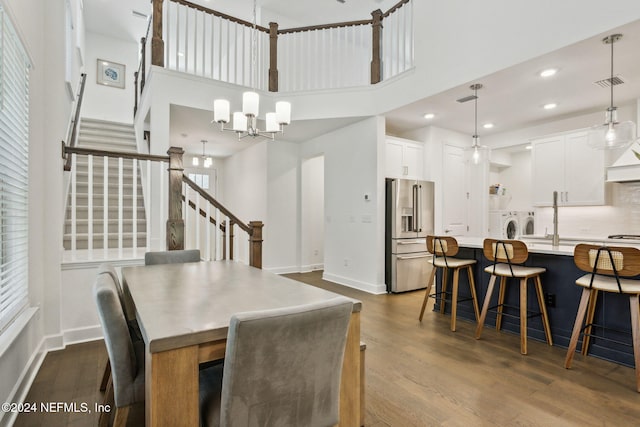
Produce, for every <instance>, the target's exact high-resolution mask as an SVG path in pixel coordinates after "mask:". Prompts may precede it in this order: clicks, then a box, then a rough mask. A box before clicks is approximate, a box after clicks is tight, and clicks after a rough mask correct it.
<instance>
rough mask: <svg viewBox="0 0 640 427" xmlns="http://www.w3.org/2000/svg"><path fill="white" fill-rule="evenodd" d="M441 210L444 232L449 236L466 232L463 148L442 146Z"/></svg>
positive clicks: (466, 198)
mask: <svg viewBox="0 0 640 427" xmlns="http://www.w3.org/2000/svg"><path fill="white" fill-rule="evenodd" d="M442 175H443V179H442V181H443V186H444V191H443V195H442V197H443V201H444V206H443V212H442V224H443V225H444V233H445V234H447V235H449V236H464V235H466V234H467V229H468V227H467V226H468V223H469V222H468V219H467V211H468V209H467V206H468V200H469V198H468V194H467V189H466V185H465V183H466V167H465V161H464V150H463V149H462V148H460V147H453V146H450V145H445V146H444V169H443V174H442Z"/></svg>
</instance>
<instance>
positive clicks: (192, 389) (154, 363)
mask: <svg viewBox="0 0 640 427" xmlns="http://www.w3.org/2000/svg"><path fill="white" fill-rule="evenodd" d="M145 369H146V371H145V382H146V384H145V400H146V401H145V424H146V425H147V427H150V426H154V427H158V426H176V427H178V426H185V427H192V426H197V425H198V424H199V422H200V416H199V409H198V395H199V392H198V346H190V347H182V348H178V349H175V350H169V351H163V352H159V353H150V352H149V351H148V348H147V352H146V366H145Z"/></svg>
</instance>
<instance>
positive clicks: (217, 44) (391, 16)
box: [151, 0, 414, 92]
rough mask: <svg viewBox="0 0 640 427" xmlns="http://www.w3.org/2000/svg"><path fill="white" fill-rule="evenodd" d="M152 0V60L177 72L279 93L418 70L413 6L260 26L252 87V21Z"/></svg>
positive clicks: (180, 1)
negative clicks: (343, 18) (344, 18)
mask: <svg viewBox="0 0 640 427" xmlns="http://www.w3.org/2000/svg"><path fill="white" fill-rule="evenodd" d="M152 2H153V25H152V57H151V62H152V64H153V65H156V66H160V67H166V68H169V69H172V70H176V71H181V72H186V73H190V74H194V75H199V76H203V77H208V78H212V79H215V80H220V81H225V82H229V83H234V84H238V85H243V86H253V87H255V88H256V89H259V90H266V89H267V88H268V90H269V91H272V92H277V91H279V90H284V91H291V90H309V89H330V88H341V87H349V86H356V85H367V84H375V83H378V82H380V81H382V80H384V79H388V78H390V77H392V76H394V75H397V74H400V73H402V72H404V71H406V70H408V69H410V68H411V67H413V50H414V42H413V37H414V36H413V34H414V26H413V5H412V2H411V1H410V0H400V1H399V2H398V3H397V4H396V5H395V6H393V7H392V8H390V9H389V10H388V11H387V12H384V13H383V12H382V11H381V10H379V9H378V10H375V11H373V12H372V13H371V19H364V20H360V21H350V22H339V23H333V24H326V25H315V26H310V27H300V28H290V29H279V28H278V24H277V23H271V24H270V26H269V28H266V27H262V26H259V25H257V26H255V29H256V30H257V34H256V44H257V52H256V61H255V62H256V64H255V68H257V70H258V71H257V76H256V78H255V81H253V82H252V81H251V74H252V73H251V69H252V67H253V66H254V65H253V64H254V61H253V58H252V55H251V44H252V31H253V27H254V26H253V24H252V23H250V22H247V21H244V20H241V19H238V18H235V17H232V16H229V15H226V14H223V13H221V12H218V11H215V10H212V9H208V8H206V7H204V6H200V5H197V4H194V3H191V2H189V1H186V0H166V1H165V0H152ZM383 24H384V25H383ZM383 27H384V28H383ZM279 83H280V84H279Z"/></svg>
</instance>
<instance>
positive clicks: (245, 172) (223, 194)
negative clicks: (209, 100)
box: [219, 141, 269, 264]
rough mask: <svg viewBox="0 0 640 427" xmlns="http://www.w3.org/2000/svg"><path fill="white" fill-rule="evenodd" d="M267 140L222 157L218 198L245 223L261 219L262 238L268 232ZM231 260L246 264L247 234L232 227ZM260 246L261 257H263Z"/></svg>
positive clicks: (247, 255) (247, 251)
mask: <svg viewBox="0 0 640 427" xmlns="http://www.w3.org/2000/svg"><path fill="white" fill-rule="evenodd" d="M267 144H268V143H267V142H266V141H265V142H263V143H260V144H257V145H254V146H252V147H250V148H247V149H246V150H243V151H241V152H239V153H238V154H236V155H234V156H231V157H228V158H226V159H225V160H224V161H223V162H222V164H223V167H222V170H221V173H222V176H224V179H221V180H220V199H219V200H220V201H221V203H222V204H223V205H224V206H225V207H226V208H227V209H229V210H230V211H231V212H233V214H234V215H236V216H237V217H238V218H239V219H241V220H243V221H244V222H245V223H249V221H263V222H264V223H265V229H263V238H264V239H265V240H266V237H264V236H265V235H266V234H267V233H268V226H269V224H268V223H267V222H266V218H267V197H268V194H267V188H268V182H267V149H268V148H267ZM235 234H236V242H235V246H234V249H235V255H234V259H235V260H238V261H241V262H244V263H246V264H248V263H249V249H248V248H249V245H248V236H247V234H246V233H245V232H243V231H240V230H236V232H235ZM265 256H266V254H265V247H264V246H263V260H264V259H265Z"/></svg>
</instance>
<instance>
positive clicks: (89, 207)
mask: <svg viewBox="0 0 640 427" xmlns="http://www.w3.org/2000/svg"><path fill="white" fill-rule="evenodd" d="M87 249H88V250H89V252H91V251H92V250H93V156H92V155H91V154H89V155H88V156H87Z"/></svg>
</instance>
